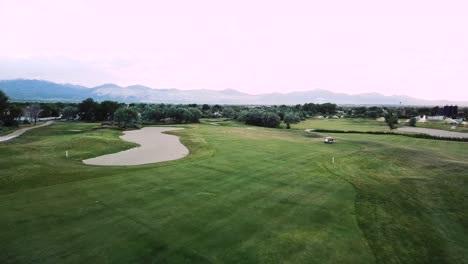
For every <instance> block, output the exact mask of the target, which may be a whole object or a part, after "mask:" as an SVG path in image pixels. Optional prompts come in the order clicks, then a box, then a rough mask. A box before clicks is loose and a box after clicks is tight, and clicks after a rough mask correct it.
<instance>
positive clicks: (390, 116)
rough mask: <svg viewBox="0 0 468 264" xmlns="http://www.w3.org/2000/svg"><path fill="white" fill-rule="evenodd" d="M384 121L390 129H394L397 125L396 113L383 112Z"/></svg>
mask: <svg viewBox="0 0 468 264" xmlns="http://www.w3.org/2000/svg"><path fill="white" fill-rule="evenodd" d="M385 122H386V123H387V125H388V127H389V128H390V129H391V130H392V129H395V128H396V127H397V125H398V117H397V115H396V114H394V113H392V112H388V113H387V114H385Z"/></svg>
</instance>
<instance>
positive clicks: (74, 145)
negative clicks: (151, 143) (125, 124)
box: [0, 121, 468, 263]
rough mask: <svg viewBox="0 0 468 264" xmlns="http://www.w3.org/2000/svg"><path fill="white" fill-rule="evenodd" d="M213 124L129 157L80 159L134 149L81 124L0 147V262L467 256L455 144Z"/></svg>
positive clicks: (461, 148) (462, 166)
mask: <svg viewBox="0 0 468 264" xmlns="http://www.w3.org/2000/svg"><path fill="white" fill-rule="evenodd" d="M314 122H315V121H314ZM217 124H218V125H216V126H215V125H211V124H209V123H203V122H202V123H201V124H190V125H184V126H183V127H184V128H185V129H183V130H177V131H171V132H168V133H170V134H174V135H177V136H179V137H180V139H181V142H182V143H183V144H184V145H185V146H186V147H187V148H188V149H189V150H190V154H189V155H188V156H186V157H184V158H182V159H179V160H174V161H167V162H162V163H156V164H148V165H139V166H121V167H101V166H89V165H86V164H83V163H82V162H81V161H82V160H85V159H90V158H94V157H98V156H101V155H105V154H110V153H115V152H118V151H122V150H126V149H130V148H133V147H135V146H136V144H134V143H130V142H125V141H123V140H121V139H119V136H121V135H122V132H121V131H117V130H110V129H94V128H95V127H96V126H97V124H91V123H73V122H72V123H66V122H63V123H61V122H57V123H55V124H52V125H50V126H47V127H42V128H38V129H35V130H31V131H28V132H27V133H25V134H23V135H21V136H20V137H18V138H15V139H12V140H10V141H7V142H3V143H0V248H1V254H0V263H468V247H467V245H468V220H467V219H468V143H460V142H448V141H437V140H426V139H416V138H410V137H404V136H396V135H369V134H327V135H325V134H322V135H319V136H318V135H316V134H313V133H307V132H304V128H312V127H304V125H300V124H299V125H296V126H294V125H293V126H292V129H290V130H287V129H269V128H260V127H250V126H245V125H242V124H240V123H236V122H229V121H227V122H219V123H217ZM323 126H324V127H325V128H326V124H325V125H323ZM337 126H338V125H337V123H334V127H333V128H334V129H337V128H339V127H337ZM363 126H372V123H366V124H364V125H363ZM379 129H380V128H376V129H375V130H379ZM322 136H323V137H324V136H332V137H333V138H335V140H336V143H334V144H323V137H322ZM67 150H68V154H69V155H68V157H66V156H65V151H67ZM332 158H334V160H335V162H334V163H333V162H332Z"/></svg>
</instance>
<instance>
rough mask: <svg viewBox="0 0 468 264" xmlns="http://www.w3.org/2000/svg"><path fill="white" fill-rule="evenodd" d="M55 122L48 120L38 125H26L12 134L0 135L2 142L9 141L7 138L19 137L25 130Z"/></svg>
mask: <svg viewBox="0 0 468 264" xmlns="http://www.w3.org/2000/svg"><path fill="white" fill-rule="evenodd" d="M53 122H54V121H48V122H45V123H44V124H40V125H38V126H32V127H25V128H21V129H18V130H16V131H15V132H13V133H11V134H8V135H5V136H2V137H0V142H3V141H7V140H10V139H13V138H15V137H18V136H20V135H22V134H23V133H24V132H26V131H29V130H31V129H35V128H38V127H44V126H48V125H50V124H52V123H53Z"/></svg>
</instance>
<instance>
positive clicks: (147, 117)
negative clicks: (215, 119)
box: [141, 104, 203, 124]
mask: <svg viewBox="0 0 468 264" xmlns="http://www.w3.org/2000/svg"><path fill="white" fill-rule="evenodd" d="M141 113H142V114H141V117H142V119H143V120H144V121H148V122H156V123H173V124H174V123H177V124H182V123H197V122H199V120H200V118H201V117H202V116H203V113H202V111H201V110H200V109H198V107H197V106H196V105H166V104H158V105H152V104H148V105H145V106H144V108H143V110H142V111H141Z"/></svg>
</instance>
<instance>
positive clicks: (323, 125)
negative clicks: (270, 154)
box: [291, 118, 390, 131]
mask: <svg viewBox="0 0 468 264" xmlns="http://www.w3.org/2000/svg"><path fill="white" fill-rule="evenodd" d="M291 128H292V129H301V130H304V129H331V130H347V131H390V129H389V128H388V126H387V124H386V123H385V122H383V121H377V120H373V119H362V118H341V119H307V120H305V121H302V122H301V123H299V124H292V125H291Z"/></svg>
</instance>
